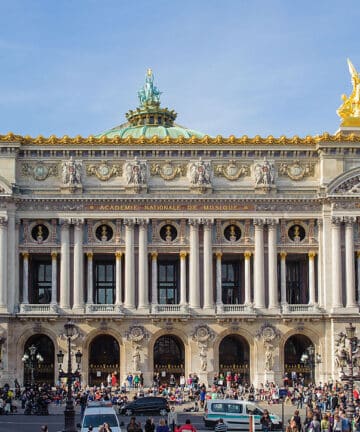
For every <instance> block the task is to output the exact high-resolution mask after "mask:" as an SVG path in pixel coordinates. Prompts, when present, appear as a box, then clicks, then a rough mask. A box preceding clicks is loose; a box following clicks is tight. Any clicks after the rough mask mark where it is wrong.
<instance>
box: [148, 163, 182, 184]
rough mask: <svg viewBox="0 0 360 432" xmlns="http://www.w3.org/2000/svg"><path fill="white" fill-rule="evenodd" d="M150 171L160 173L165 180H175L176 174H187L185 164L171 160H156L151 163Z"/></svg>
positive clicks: (155, 173)
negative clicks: (161, 161) (160, 161)
mask: <svg viewBox="0 0 360 432" xmlns="http://www.w3.org/2000/svg"><path fill="white" fill-rule="evenodd" d="M150 172H151V174H152V175H158V176H160V177H161V178H162V179H164V180H174V178H175V177H176V176H184V175H185V174H186V165H185V164H174V163H173V162H171V161H165V162H164V163H159V162H156V163H154V164H152V165H151V168H150Z"/></svg>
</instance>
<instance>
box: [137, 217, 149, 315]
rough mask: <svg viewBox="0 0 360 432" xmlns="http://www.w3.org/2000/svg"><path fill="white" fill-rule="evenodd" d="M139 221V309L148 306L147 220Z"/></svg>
mask: <svg viewBox="0 0 360 432" xmlns="http://www.w3.org/2000/svg"><path fill="white" fill-rule="evenodd" d="M138 223H139V272H138V274H139V305H138V308H139V309H148V308H149V296H148V252H147V227H148V221H147V220H145V219H141V220H139V221H138Z"/></svg>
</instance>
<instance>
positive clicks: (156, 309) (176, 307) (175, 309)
mask: <svg viewBox="0 0 360 432" xmlns="http://www.w3.org/2000/svg"><path fill="white" fill-rule="evenodd" d="M151 313H153V314H156V313H160V314H161V313H163V314H166V313H170V314H173V313H175V314H188V313H189V308H188V306H187V305H180V304H157V305H152V306H151Z"/></svg>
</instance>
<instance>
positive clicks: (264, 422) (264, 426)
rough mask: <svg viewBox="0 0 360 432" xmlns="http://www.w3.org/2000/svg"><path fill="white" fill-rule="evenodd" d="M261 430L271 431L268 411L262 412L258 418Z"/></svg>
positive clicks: (264, 431)
mask: <svg viewBox="0 0 360 432" xmlns="http://www.w3.org/2000/svg"><path fill="white" fill-rule="evenodd" d="M260 424H261V430H262V431H263V432H268V431H270V430H271V426H272V422H271V418H270V415H269V411H268V410H264V413H263V415H262V416H261V418H260Z"/></svg>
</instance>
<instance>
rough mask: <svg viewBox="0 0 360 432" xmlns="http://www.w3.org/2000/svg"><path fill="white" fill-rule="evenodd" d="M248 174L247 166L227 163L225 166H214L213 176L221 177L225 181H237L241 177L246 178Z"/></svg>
mask: <svg viewBox="0 0 360 432" xmlns="http://www.w3.org/2000/svg"><path fill="white" fill-rule="evenodd" d="M249 173H250V168H249V166H248V165H243V164H239V163H237V162H236V161H229V163H228V164H227V165H216V166H215V175H217V176H223V177H225V178H226V179H227V180H231V181H233V180H238V179H239V178H240V177H241V176H242V175H243V176H247V175H249Z"/></svg>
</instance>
